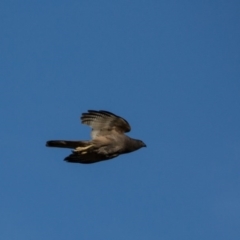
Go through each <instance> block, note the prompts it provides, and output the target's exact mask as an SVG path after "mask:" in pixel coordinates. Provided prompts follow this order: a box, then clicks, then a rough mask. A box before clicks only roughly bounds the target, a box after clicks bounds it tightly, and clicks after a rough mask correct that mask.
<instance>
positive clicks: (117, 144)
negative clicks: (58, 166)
mask: <svg viewBox="0 0 240 240" xmlns="http://www.w3.org/2000/svg"><path fill="white" fill-rule="evenodd" d="M81 120H82V123H83V124H87V125H89V126H90V127H92V132H91V136H92V140H89V141H65V140H51V141H48V142H47V143H46V146H48V147H60V148H71V149H74V150H73V151H72V154H70V155H69V156H68V157H66V158H65V159H64V160H65V161H67V162H73V163H95V162H99V161H104V160H109V159H112V158H115V157H117V156H119V155H120V154H124V153H130V152H133V151H135V150H138V149H139V148H141V147H146V145H145V144H144V143H143V142H142V141H141V140H137V139H133V138H130V137H128V136H127V135H125V132H129V131H130V130H131V127H130V125H129V123H128V122H127V121H126V120H125V119H123V118H121V117H119V116H117V115H115V114H113V113H111V112H107V111H94V110H89V111H88V113H83V114H82V117H81Z"/></svg>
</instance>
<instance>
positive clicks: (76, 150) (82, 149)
mask: <svg viewBox="0 0 240 240" xmlns="http://www.w3.org/2000/svg"><path fill="white" fill-rule="evenodd" d="M92 146H93V145H92V144H90V145H88V146H86V147H77V148H75V149H74V150H73V152H82V154H85V153H87V152H86V151H85V150H87V149H89V148H91V147H92Z"/></svg>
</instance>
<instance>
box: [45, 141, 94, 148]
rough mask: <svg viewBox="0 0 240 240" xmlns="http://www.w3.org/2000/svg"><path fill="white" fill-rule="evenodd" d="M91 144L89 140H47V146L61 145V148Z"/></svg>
mask: <svg viewBox="0 0 240 240" xmlns="http://www.w3.org/2000/svg"><path fill="white" fill-rule="evenodd" d="M88 145H89V141H65V140H50V141H47V142H46V146H47V147H59V148H73V149H74V148H77V147H86V146H88Z"/></svg>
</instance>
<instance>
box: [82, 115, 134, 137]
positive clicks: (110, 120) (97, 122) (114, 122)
mask: <svg viewBox="0 0 240 240" xmlns="http://www.w3.org/2000/svg"><path fill="white" fill-rule="evenodd" d="M81 120H82V123H83V124H86V125H88V126H90V127H92V130H93V133H92V136H93V138H94V137H95V136H96V135H97V134H98V133H99V132H100V131H101V133H103V132H105V130H106V131H113V130H115V131H117V132H118V133H125V132H129V131H130V130H131V127H130V125H129V123H128V122H127V121H126V120H125V119H124V118H121V117H119V116H117V115H115V114H113V113H111V112H108V111H103V110H100V111H95V110H88V113H83V114H82V117H81Z"/></svg>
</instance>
